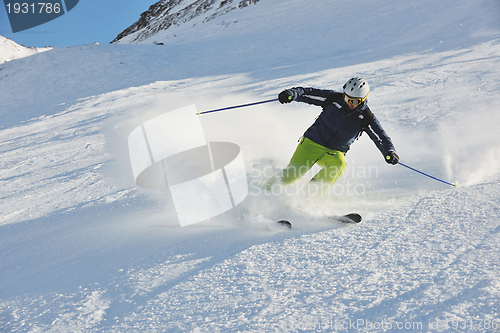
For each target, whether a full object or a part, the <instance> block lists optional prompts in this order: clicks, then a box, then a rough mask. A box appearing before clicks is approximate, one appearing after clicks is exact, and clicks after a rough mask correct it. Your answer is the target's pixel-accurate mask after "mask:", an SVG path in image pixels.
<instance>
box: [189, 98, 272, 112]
mask: <svg viewBox="0 0 500 333" xmlns="http://www.w3.org/2000/svg"><path fill="white" fill-rule="evenodd" d="M277 100H278V99H277V98H273V99H268V100H266V101H260V102H254V103H249V104H241V105H235V106H229V107H227V108H222V109H215V110H210V111H200V112H198V113H197V115H199V116H201V115H202V114H206V113H212V112H218V111H226V110H232V109H237V108H243V107H245V106H253V105H258V104H264V103H269V102H275V101H277Z"/></svg>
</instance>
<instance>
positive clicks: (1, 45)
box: [0, 36, 52, 64]
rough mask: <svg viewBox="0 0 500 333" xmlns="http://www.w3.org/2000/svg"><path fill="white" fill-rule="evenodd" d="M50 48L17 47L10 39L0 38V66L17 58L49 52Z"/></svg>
mask: <svg viewBox="0 0 500 333" xmlns="http://www.w3.org/2000/svg"><path fill="white" fill-rule="evenodd" d="M51 49H52V47H50V46H49V47H41V48H40V47H34V46H30V47H25V46H24V45H19V44H17V43H16V42H14V41H13V40H12V39H9V38H5V37H3V36H0V64H1V63H4V62H7V61H10V60H14V59H19V58H24V57H27V56H30V55H33V54H35V53H38V52H43V51H48V50H51Z"/></svg>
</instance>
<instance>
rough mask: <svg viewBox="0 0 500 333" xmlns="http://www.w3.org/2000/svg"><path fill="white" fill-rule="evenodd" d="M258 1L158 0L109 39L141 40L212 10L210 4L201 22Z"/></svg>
mask: <svg viewBox="0 0 500 333" xmlns="http://www.w3.org/2000/svg"><path fill="white" fill-rule="evenodd" d="M259 1H260V0H240V1H239V2H238V3H237V4H236V3H233V0H194V1H193V0H192V1H190V2H189V3H188V4H186V3H185V2H186V1H183V0H161V1H158V2H157V3H155V4H154V5H151V6H150V7H149V9H148V10H147V11H145V12H143V13H141V16H140V18H139V20H138V21H137V22H135V23H134V24H132V25H131V26H129V27H128V28H127V29H125V30H124V31H122V32H121V33H120V34H118V36H117V37H116V38H115V39H114V40H113V41H111V44H114V43H117V42H119V41H120V40H122V39H123V38H125V37H127V36H129V35H133V34H135V37H133V39H132V43H138V42H141V41H143V40H145V39H146V38H149V37H150V36H151V35H154V34H155V33H157V32H159V31H165V30H167V29H168V28H170V27H171V26H174V25H181V24H184V23H187V22H189V21H191V20H193V19H194V18H196V17H199V16H200V15H203V14H206V13H208V12H210V11H211V10H213V9H214V7H217V8H216V9H215V10H214V12H213V13H210V14H209V15H207V16H206V17H205V18H204V19H203V21H202V22H201V23H202V24H203V23H207V22H210V21H211V20H213V19H215V18H216V17H219V16H222V15H224V14H227V13H229V12H230V11H232V10H235V9H242V8H245V7H248V6H250V5H255V4H257V3H258V2H259ZM216 3H218V6H216ZM195 25H196V24H195Z"/></svg>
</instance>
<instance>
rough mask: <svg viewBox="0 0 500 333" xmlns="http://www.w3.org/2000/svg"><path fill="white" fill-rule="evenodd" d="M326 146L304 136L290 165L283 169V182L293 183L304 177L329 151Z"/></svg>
mask: <svg viewBox="0 0 500 333" xmlns="http://www.w3.org/2000/svg"><path fill="white" fill-rule="evenodd" d="M327 150H328V149H326V148H325V147H323V146H321V145H319V144H317V143H315V142H314V141H312V140H310V139H308V138H302V140H301V141H300V143H299V145H298V146H297V149H295V153H294V154H293V156H292V158H291V159H290V162H289V163H288V166H287V167H286V168H285V169H284V170H283V174H282V177H281V182H282V183H283V184H286V185H288V184H292V183H293V182H295V181H296V180H298V179H299V178H300V177H302V176H303V175H304V174H305V173H306V172H307V171H309V169H311V167H312V166H313V165H314V163H316V162H317V161H318V160H319V159H320V158H321V156H323V155H324V154H325V151H327Z"/></svg>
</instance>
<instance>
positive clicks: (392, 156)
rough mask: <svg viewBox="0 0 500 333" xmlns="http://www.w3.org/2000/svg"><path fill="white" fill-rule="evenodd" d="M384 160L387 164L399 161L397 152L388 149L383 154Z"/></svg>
mask: <svg viewBox="0 0 500 333" xmlns="http://www.w3.org/2000/svg"><path fill="white" fill-rule="evenodd" d="M385 161H386V162H387V163H389V164H398V162H399V156H398V154H396V152H395V151H392V150H391V151H390V152H388V153H387V155H386V156H385Z"/></svg>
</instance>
